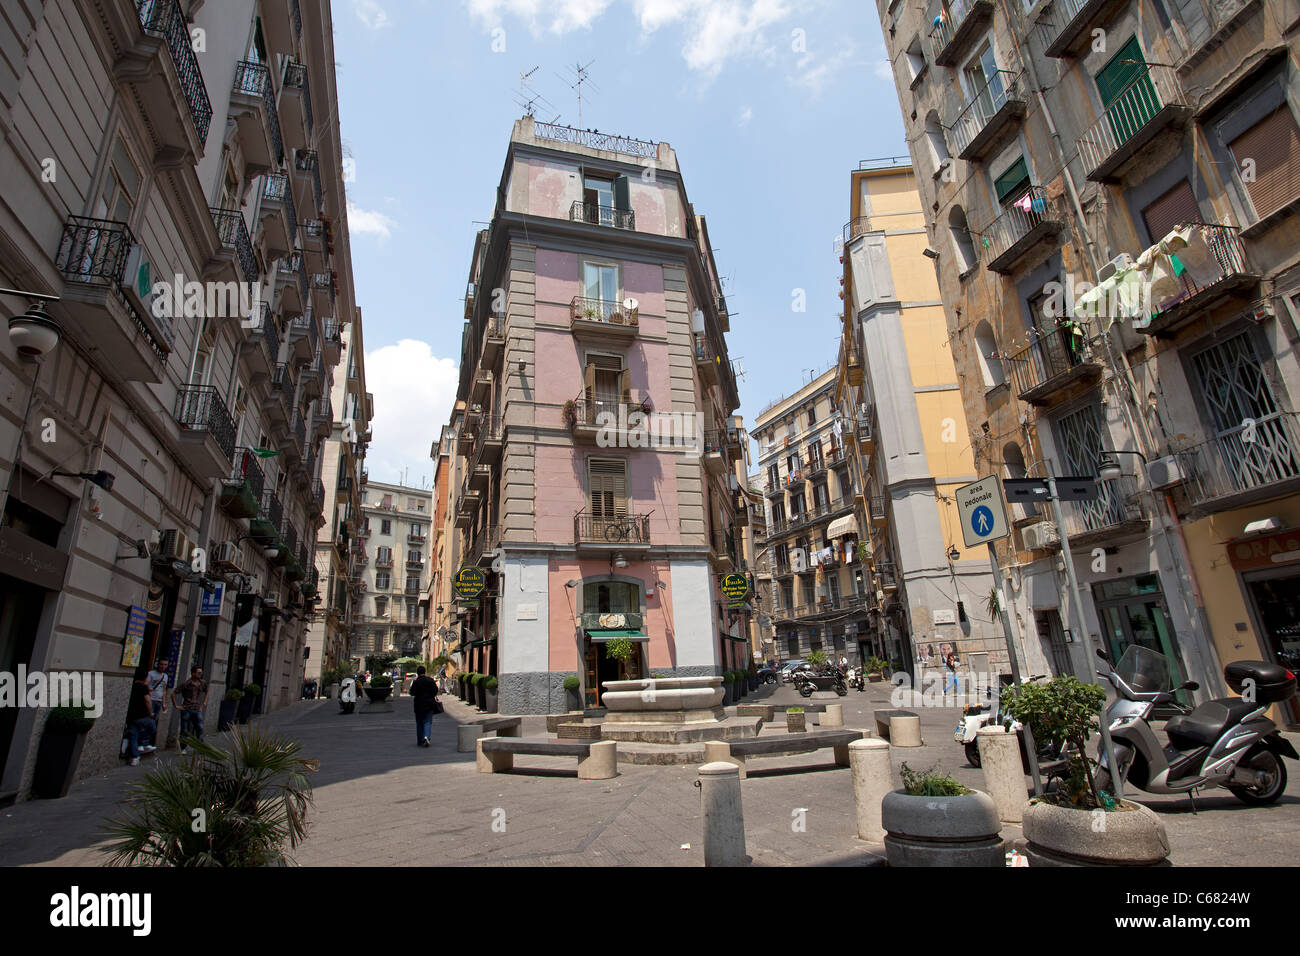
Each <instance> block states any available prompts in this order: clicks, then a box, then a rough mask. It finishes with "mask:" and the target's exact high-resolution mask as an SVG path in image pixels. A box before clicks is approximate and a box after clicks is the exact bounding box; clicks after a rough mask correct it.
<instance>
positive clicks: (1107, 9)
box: [1038, 0, 1128, 57]
mask: <svg viewBox="0 0 1300 956" xmlns="http://www.w3.org/2000/svg"><path fill="white" fill-rule="evenodd" d="M1127 4H1128V0H1053V3H1052V4H1051V5H1050V6H1048V7H1046V8H1045V9H1044V10H1043V13H1042V14H1041V15H1040V16H1039V18H1038V33H1039V36H1040V37H1041V39H1042V41H1043V46H1044V47H1045V52H1046V53H1047V55H1048V56H1051V57H1077V56H1079V55H1080V54H1082V53H1084V52H1085V51H1086V50H1088V49H1089V48H1090V47H1091V45H1092V43H1093V42H1094V38H1093V31H1092V29H1091V28H1092V27H1093V25H1094V24H1096V25H1100V24H1103V23H1105V22H1107V21H1108V20H1109V19H1110V17H1111V14H1113V13H1115V12H1116V11H1118V10H1120V9H1121V8H1123V7H1124V6H1126V5H1127Z"/></svg>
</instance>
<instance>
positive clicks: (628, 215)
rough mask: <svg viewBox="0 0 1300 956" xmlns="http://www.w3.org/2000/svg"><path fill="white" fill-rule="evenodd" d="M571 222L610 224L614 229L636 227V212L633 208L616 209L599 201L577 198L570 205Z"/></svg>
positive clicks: (598, 224) (597, 224)
mask: <svg viewBox="0 0 1300 956" xmlns="http://www.w3.org/2000/svg"><path fill="white" fill-rule="evenodd" d="M569 221H570V222H587V223H591V224H592V225H594V226H610V227H612V228H614V229H636V213H634V212H632V210H631V209H616V208H614V207H613V206H602V205H600V204H598V203H589V202H583V201H582V200H580V199H579V200H576V201H575V202H574V203H573V205H572V206H570V207H569Z"/></svg>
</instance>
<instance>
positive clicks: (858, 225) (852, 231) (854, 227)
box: [844, 216, 871, 245]
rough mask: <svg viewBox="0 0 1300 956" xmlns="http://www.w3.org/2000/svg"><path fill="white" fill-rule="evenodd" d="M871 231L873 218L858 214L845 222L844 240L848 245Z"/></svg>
mask: <svg viewBox="0 0 1300 956" xmlns="http://www.w3.org/2000/svg"><path fill="white" fill-rule="evenodd" d="M869 232H871V219H870V217H868V216H856V217H854V218H853V219H850V220H849V221H848V222H846V223H845V224H844V242H845V244H846V245H847V244H848V243H850V242H852V241H853V240H854V239H856V238H858V236H865V235H866V234H867V233H869Z"/></svg>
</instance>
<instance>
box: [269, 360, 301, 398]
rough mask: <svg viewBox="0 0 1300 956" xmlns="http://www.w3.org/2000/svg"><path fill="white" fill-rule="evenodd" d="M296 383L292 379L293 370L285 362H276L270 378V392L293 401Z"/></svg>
mask: <svg viewBox="0 0 1300 956" xmlns="http://www.w3.org/2000/svg"><path fill="white" fill-rule="evenodd" d="M297 387H298V383H297V382H296V381H295V379H294V374H293V368H292V366H290V365H288V364H287V363H285V362H278V363H276V366H275V373H274V374H273V375H272V376H271V389H272V391H275V392H278V393H280V395H281V396H282V397H284V398H286V399H288V400H290V401H292V400H293V393H294V392H295V391H296V390H297Z"/></svg>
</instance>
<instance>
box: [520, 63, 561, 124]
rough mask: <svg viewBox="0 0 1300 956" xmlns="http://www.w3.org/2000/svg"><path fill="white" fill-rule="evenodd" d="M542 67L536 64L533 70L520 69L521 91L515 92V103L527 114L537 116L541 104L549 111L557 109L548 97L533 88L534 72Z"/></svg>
mask: <svg viewBox="0 0 1300 956" xmlns="http://www.w3.org/2000/svg"><path fill="white" fill-rule="evenodd" d="M540 69H541V67H540V66H535V67H533V68H532V69H531V70H520V71H519V92H518V93H516V94H515V105H517V106H518V107H519V108H520V109H521V110H523V111H524V115H525V116H535V115H536V114H537V107H538V106H539V105H540V106H542V107H544V108H545V109H546V111H547V112H550V111H551V110H553V109H555V106H554V105H553V104H552V103H551V102H550V101H549V100H547V98H546V97H544V96H542V94H540V93H538V92H536V91H535V90H534V89H533V88H532V79H533V74H534V73H536V72H537V71H538V70H540ZM556 119H559V117H558V116H557V117H556ZM552 122H554V120H552Z"/></svg>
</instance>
